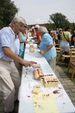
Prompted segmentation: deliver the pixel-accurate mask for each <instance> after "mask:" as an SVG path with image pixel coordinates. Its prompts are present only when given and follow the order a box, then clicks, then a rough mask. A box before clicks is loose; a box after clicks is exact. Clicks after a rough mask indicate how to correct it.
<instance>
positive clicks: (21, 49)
mask: <svg viewBox="0 0 75 113" xmlns="http://www.w3.org/2000/svg"><path fill="white" fill-rule="evenodd" d="M21 34H22V33H21ZM21 41H26V36H24V35H23V34H22V36H21ZM23 55H24V43H20V50H19V56H20V57H21V58H23Z"/></svg>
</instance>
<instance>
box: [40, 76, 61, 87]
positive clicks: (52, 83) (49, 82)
mask: <svg viewBox="0 0 75 113" xmlns="http://www.w3.org/2000/svg"><path fill="white" fill-rule="evenodd" d="M42 82H43V85H44V87H58V85H59V81H58V80H57V78H56V77H55V76H53V75H50V76H49V75H45V76H44V77H42Z"/></svg>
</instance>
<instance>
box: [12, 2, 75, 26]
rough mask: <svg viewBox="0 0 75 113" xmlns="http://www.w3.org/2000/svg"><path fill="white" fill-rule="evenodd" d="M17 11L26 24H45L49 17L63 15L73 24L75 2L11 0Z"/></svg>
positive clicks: (74, 19) (74, 20)
mask: <svg viewBox="0 0 75 113" xmlns="http://www.w3.org/2000/svg"><path fill="white" fill-rule="evenodd" d="M12 1H14V4H15V5H16V7H17V8H18V9H19V11H18V14H17V15H18V16H22V17H24V18H25V19H26V21H27V24H39V23H46V22H48V20H49V15H51V14H54V13H57V12H58V13H62V14H64V15H65V16H66V17H67V18H68V20H69V21H70V22H75V0H12Z"/></svg>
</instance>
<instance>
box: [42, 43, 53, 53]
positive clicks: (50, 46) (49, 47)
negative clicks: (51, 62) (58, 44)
mask: <svg viewBox="0 0 75 113" xmlns="http://www.w3.org/2000/svg"><path fill="white" fill-rule="evenodd" d="M52 47H53V44H51V45H49V46H48V47H47V48H46V49H45V50H43V51H40V53H41V54H44V53H45V52H47V51H48V50H49V49H51V48H52Z"/></svg>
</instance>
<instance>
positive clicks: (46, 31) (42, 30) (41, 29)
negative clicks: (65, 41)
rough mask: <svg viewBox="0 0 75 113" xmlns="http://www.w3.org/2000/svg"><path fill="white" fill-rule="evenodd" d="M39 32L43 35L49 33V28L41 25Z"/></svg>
mask: <svg viewBox="0 0 75 113" xmlns="http://www.w3.org/2000/svg"><path fill="white" fill-rule="evenodd" d="M39 33H40V35H41V36H42V35H43V34H45V33H48V30H47V28H46V27H43V26H40V27H39Z"/></svg>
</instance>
